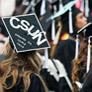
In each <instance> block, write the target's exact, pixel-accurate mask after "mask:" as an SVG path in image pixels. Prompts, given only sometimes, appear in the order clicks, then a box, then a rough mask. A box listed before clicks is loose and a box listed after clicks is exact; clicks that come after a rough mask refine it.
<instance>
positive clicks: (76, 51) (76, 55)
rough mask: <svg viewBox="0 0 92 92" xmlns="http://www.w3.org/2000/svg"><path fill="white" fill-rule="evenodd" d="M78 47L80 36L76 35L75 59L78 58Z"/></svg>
mask: <svg viewBox="0 0 92 92" xmlns="http://www.w3.org/2000/svg"><path fill="white" fill-rule="evenodd" d="M78 47H79V35H76V49H75V59H77V58H78Z"/></svg>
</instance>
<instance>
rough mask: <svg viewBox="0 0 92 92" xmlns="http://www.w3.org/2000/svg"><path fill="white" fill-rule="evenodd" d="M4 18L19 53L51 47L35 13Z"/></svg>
mask: <svg viewBox="0 0 92 92" xmlns="http://www.w3.org/2000/svg"><path fill="white" fill-rule="evenodd" d="M2 20H3V23H4V25H5V27H6V29H7V32H8V34H9V36H10V39H11V40H12V43H13V45H14V48H15V50H16V52H17V53H19V52H27V51H33V50H38V49H44V48H49V47H50V46H49V43H48V41H47V39H46V36H45V34H44V31H43V29H42V27H41V24H40V22H39V20H38V18H37V16H36V15H35V13H32V14H27V15H19V16H12V17H4V18H2Z"/></svg>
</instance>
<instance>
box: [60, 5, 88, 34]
mask: <svg viewBox="0 0 92 92" xmlns="http://www.w3.org/2000/svg"><path fill="white" fill-rule="evenodd" d="M61 21H62V23H63V25H64V31H66V32H69V11H67V12H66V13H65V14H63V15H62V16H61ZM86 24H87V18H86V17H85V16H84V14H83V12H82V11H80V10H79V9H77V8H75V6H73V7H72V25H73V31H74V33H75V31H76V30H79V29H81V28H82V27H83V26H85V25H86Z"/></svg>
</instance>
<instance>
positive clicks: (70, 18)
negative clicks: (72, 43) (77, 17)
mask: <svg viewBox="0 0 92 92" xmlns="http://www.w3.org/2000/svg"><path fill="white" fill-rule="evenodd" d="M69 33H73V25H72V10H71V8H70V9H69Z"/></svg>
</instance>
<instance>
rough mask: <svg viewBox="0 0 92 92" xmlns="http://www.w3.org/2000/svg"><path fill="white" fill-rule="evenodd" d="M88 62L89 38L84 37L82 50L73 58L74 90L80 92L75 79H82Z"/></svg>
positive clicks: (81, 45)
mask: <svg viewBox="0 0 92 92" xmlns="http://www.w3.org/2000/svg"><path fill="white" fill-rule="evenodd" d="M86 62H87V40H86V39H85V38H84V39H82V40H81V43H80V50H79V55H78V58H77V59H74V60H73V65H72V82H73V87H74V90H73V91H74V92H79V89H78V87H77V85H76V84H75V81H80V78H81V79H83V78H84V76H85V74H86V72H85V70H86V68H85V67H86Z"/></svg>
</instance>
